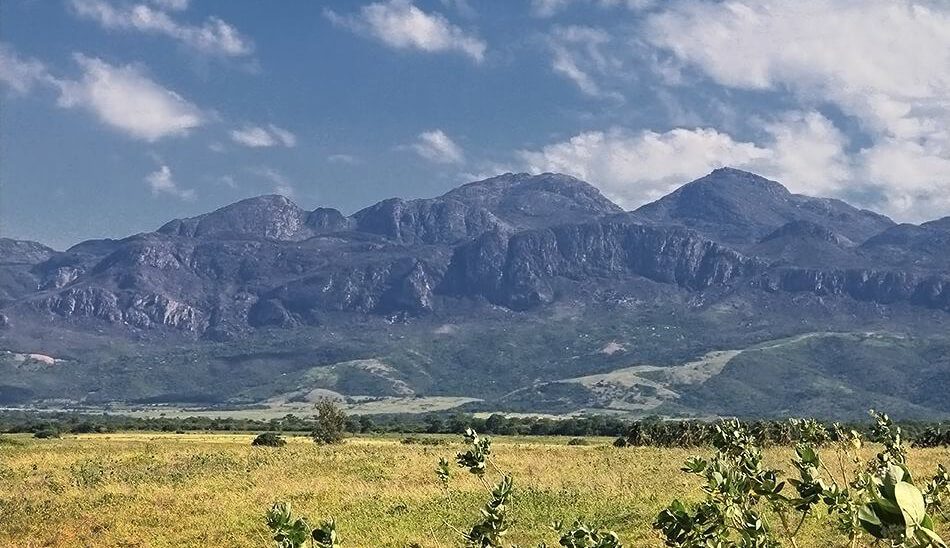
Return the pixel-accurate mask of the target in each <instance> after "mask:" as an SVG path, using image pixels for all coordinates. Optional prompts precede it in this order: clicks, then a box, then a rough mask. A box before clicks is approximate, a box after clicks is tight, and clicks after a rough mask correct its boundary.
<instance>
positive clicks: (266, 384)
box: [0, 169, 950, 417]
mask: <svg viewBox="0 0 950 548" xmlns="http://www.w3.org/2000/svg"><path fill="white" fill-rule="evenodd" d="M946 221H947V219H942V220H938V221H933V222H930V223H924V224H922V225H907V224H901V225H898V224H895V223H894V222H893V221H891V220H890V219H888V218H886V217H884V216H882V215H879V214H877V213H873V212H870V211H866V210H861V209H857V208H854V207H852V206H850V205H848V204H846V203H844V202H841V201H839V200H830V199H823V198H812V197H807V196H802V195H795V194H792V193H790V192H789V191H788V190H787V189H785V187H783V186H782V185H781V184H779V183H778V182H775V181H770V180H767V179H764V178H762V177H759V176H757V175H754V174H751V173H747V172H742V171H738V170H734V169H720V170H716V171H714V172H712V173H711V174H709V175H707V176H706V177H703V178H700V179H698V180H696V181H693V182H691V183H688V184H686V185H684V186H683V187H681V188H680V189H678V190H676V191H675V192H673V193H672V194H670V195H668V196H666V197H663V198H661V199H660V200H657V201H656V202H654V203H652V204H648V205H645V206H643V207H641V208H639V209H637V210H636V211H634V212H624V211H623V210H622V209H621V208H620V207H618V206H617V205H615V204H613V203H611V202H610V201H609V200H607V199H606V198H605V197H604V196H603V195H601V194H600V192H599V191H598V190H597V189H596V188H594V187H593V186H591V185H589V184H587V183H585V182H583V181H580V180H578V179H575V178H572V177H568V176H565V175H558V174H542V175H527V174H505V175H500V176H498V177H493V178H491V179H487V180H484V181H478V182H474V183H470V184H467V185H464V186H462V187H459V188H457V189H454V190H452V191H450V192H448V193H446V194H444V195H442V196H439V197H436V198H430V199H416V200H403V199H399V198H393V199H389V200H384V201H382V202H379V203H377V204H375V205H372V206H369V207H367V208H365V209H362V210H360V211H358V212H356V213H354V214H353V215H350V216H345V215H344V214H343V213H341V212H339V211H336V210H333V209H329V208H318V209H315V210H312V211H308V210H305V209H302V208H300V207H299V206H297V205H296V204H294V203H293V202H292V201H291V200H289V199H287V198H285V197H282V196H261V197H257V198H250V199H247V200H243V201H241V202H237V203H235V204H232V205H229V206H226V207H224V208H221V209H219V210H217V211H213V212H210V213H207V214H204V215H200V216H198V217H194V218H187V219H175V220H172V221H170V222H168V223H166V224H165V225H163V226H162V227H160V228H159V229H157V230H156V231H154V232H150V233H144V234H137V235H134V236H130V237H128V238H123V239H117V240H111V239H104V240H94V241H88V242H82V243H80V244H77V245H75V246H73V247H71V248H69V249H67V250H65V251H62V252H56V251H54V250H52V249H49V248H47V247H45V246H42V245H40V244H36V243H32V242H17V241H13V240H0V351H3V352H4V353H0V373H2V379H3V380H2V381H0V403H3V404H6V405H23V404H30V403H42V402H47V403H52V402H56V405H79V404H82V405H92V406H102V405H106V404H110V403H112V404H120V405H130V404H144V403H150V404H154V403H164V404H169V405H179V406H182V405H227V406H264V407H268V408H274V409H276V410H278V411H279V410H286V409H292V408H297V407H300V408H303V407H305V405H306V404H307V402H308V401H310V400H312V399H313V398H315V397H318V396H321V397H322V395H326V394H338V395H340V397H346V398H349V399H350V400H351V401H352V402H356V403H359V402H361V401H369V400H374V401H392V402H396V403H398V402H405V401H406V400H407V398H408V399H416V400H420V399H421V400H425V398H433V401H439V402H441V403H440V404H439V405H448V406H451V405H452V404H451V403H448V404H446V403H445V402H446V401H448V402H451V401H457V402H459V403H464V404H465V405H466V406H467V407H468V408H470V409H485V410H510V411H528V412H556V413H574V412H609V413H620V414H627V415H634V416H637V415H645V414H657V413H659V414H672V415H709V414H737V415H785V414H791V415H795V414H803V413H805V414H809V415H813V414H816V413H818V414H822V415H824V416H834V417H845V416H847V417H850V416H854V415H856V414H861V413H863V412H864V410H865V409H867V408H868V407H871V406H880V407H881V408H887V409H889V410H893V412H894V413H895V414H898V415H904V416H920V417H923V416H946V415H950V407H948V406H947V403H946V402H945V401H943V400H944V399H942V398H933V397H929V396H928V395H927V387H928V386H933V383H944V384H945V383H946V382H947V380H948V379H950V362H948V361H947V359H946V356H947V355H948V352H947V349H948V341H950V335H948V333H950V329H948V320H950V264H948V263H947V258H946V254H945V253H944V252H943V250H945V249H946V246H947V244H948V243H950V240H948V235H950V225H948V223H947V222H946ZM803 337H804V338H803ZM789 341H791V342H789ZM30 354H39V355H43V356H48V357H49V358H50V359H51V360H52V361H51V362H50V361H49V360H45V361H44V360H37V359H35V358H32V357H30V356H29V355H30ZM710 360H711V361H710ZM436 397H438V398H436ZM465 402H468V403H465ZM763 402H768V404H767V405H766V404H764V403H763ZM433 405H435V404H433ZM384 408H386V409H390V408H391V407H384ZM394 408H395V409H398V408H399V407H398V405H397V406H396V407H394ZM414 408H423V409H424V408H426V407H425V405H422V406H421V407H420V406H419V405H416V406H414Z"/></svg>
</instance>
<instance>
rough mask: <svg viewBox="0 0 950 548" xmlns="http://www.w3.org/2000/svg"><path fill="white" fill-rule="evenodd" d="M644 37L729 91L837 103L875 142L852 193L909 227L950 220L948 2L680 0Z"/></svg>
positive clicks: (649, 24) (654, 17)
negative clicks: (876, 199)
mask: <svg viewBox="0 0 950 548" xmlns="http://www.w3.org/2000/svg"><path fill="white" fill-rule="evenodd" d="M643 35H644V36H645V39H646V40H648V41H649V42H650V43H652V44H653V45H655V46H656V47H659V48H661V49H664V50H666V51H668V52H670V53H672V55H673V56H674V57H675V58H676V59H678V60H679V61H680V62H682V63H684V64H685V65H686V66H689V67H693V68H694V69H695V70H696V71H698V72H699V73H701V74H704V75H706V76H707V77H708V78H710V79H712V80H713V81H715V82H716V83H718V84H721V85H723V86H727V87H732V88H739V89H749V90H764V91H775V92H784V91H786V90H787V91H790V92H791V93H792V94H793V95H794V96H795V97H796V98H797V99H798V100H799V101H801V102H802V103H803V104H806V105H807V104H821V103H831V104H834V105H835V106H836V107H838V108H839V109H840V110H841V111H842V112H843V113H844V114H845V115H847V116H850V117H852V118H853V119H854V120H856V121H857V122H858V124H859V126H860V127H861V128H862V130H863V131H864V132H865V133H866V136H867V138H868V140H869V141H870V144H869V145H866V146H865V147H864V148H863V149H862V150H861V151H860V152H859V153H857V154H853V155H852V157H851V158H850V162H851V163H852V166H851V181H850V182H849V184H850V185H851V186H852V187H853V188H854V187H857V188H858V190H859V191H873V192H870V193H864V192H862V193H864V194H868V195H875V194H876V195H878V196H880V197H881V199H882V204H880V205H881V206H883V208H884V209H885V210H886V212H888V213H890V214H893V215H896V216H898V217H899V218H901V219H907V220H922V219H924V218H926V216H927V215H932V214H935V213H936V214H942V215H945V214H947V213H948V211H947V209H946V200H941V199H940V198H939V197H942V196H948V195H950V171H948V169H947V166H948V163H950V131H948V130H947V128H948V127H950V93H948V91H947V90H950V6H948V5H947V4H945V3H943V4H941V3H931V2H923V1H914V0H844V1H841V0H799V1H796V2H786V1H784V0H756V1H754V2H753V1H751V0H734V1H730V2H702V1H698V0H683V1H680V2H678V3H676V4H672V5H671V6H670V7H667V8H666V9H664V10H661V11H657V12H655V13H653V14H651V15H650V16H649V17H648V18H647V19H646V22H645V27H644V32H643ZM803 145H804V143H803ZM935 203H936V204H937V206H935V205H934V204H935ZM875 205H878V204H875ZM940 208H943V209H940Z"/></svg>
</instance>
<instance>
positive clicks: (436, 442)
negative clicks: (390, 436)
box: [400, 436, 446, 445]
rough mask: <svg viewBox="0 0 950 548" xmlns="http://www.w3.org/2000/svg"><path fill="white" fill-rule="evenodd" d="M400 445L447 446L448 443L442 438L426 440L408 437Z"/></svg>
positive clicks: (418, 437) (424, 438)
mask: <svg viewBox="0 0 950 548" xmlns="http://www.w3.org/2000/svg"><path fill="white" fill-rule="evenodd" d="M400 443H402V444H403V445H445V444H446V441H445V440H444V439H442V438H426V437H420V436H406V437H405V438H403V439H402V440H401V441H400Z"/></svg>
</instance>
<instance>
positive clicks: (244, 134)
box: [231, 124, 297, 148]
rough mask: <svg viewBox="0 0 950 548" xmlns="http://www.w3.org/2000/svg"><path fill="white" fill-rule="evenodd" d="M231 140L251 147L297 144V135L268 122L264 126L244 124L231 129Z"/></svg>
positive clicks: (292, 145)
mask: <svg viewBox="0 0 950 548" xmlns="http://www.w3.org/2000/svg"><path fill="white" fill-rule="evenodd" d="M231 140H233V141H234V142H235V143H238V144H241V145H244V146H247V147H252V148H262V147H273V146H278V145H281V146H285V147H288V148H293V147H295V146H297V137H296V135H294V134H293V133H291V132H289V131H287V130H286V129H282V128H279V127H277V126H275V125H273V124H270V125H269V126H267V127H266V128H264V127H260V126H250V125H246V126H244V127H242V128H240V129H234V130H231Z"/></svg>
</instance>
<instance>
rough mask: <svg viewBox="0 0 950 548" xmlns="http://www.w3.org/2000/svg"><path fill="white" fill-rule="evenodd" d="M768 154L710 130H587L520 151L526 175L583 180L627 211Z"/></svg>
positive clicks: (754, 146)
mask: <svg viewBox="0 0 950 548" xmlns="http://www.w3.org/2000/svg"><path fill="white" fill-rule="evenodd" d="M768 155H769V151H768V150H767V149H764V148H760V147H758V146H756V145H755V144H753V143H743V142H737V141H735V140H733V139H732V137H730V136H729V135H727V134H724V133H720V132H718V131H716V130H715V129H711V128H699V129H674V130H671V131H668V132H665V133H656V132H653V131H628V130H624V129H620V128H615V129H612V130H610V131H606V132H604V131H589V132H584V133H580V134H578V135H575V136H574V137H571V138H570V139H568V140H567V141H563V142H559V143H554V144H550V145H547V146H545V147H543V148H541V149H540V150H522V151H520V152H519V153H518V156H519V158H520V160H521V161H522V163H523V165H524V167H525V169H527V170H528V171H531V172H536V173H540V172H546V171H556V172H561V173H567V174H569V175H573V176H575V177H578V178H580V179H584V180H586V181H588V182H590V183H591V184H593V185H595V186H597V187H598V188H600V190H601V191H602V192H603V193H604V194H605V195H606V196H608V197H609V198H611V199H612V200H614V201H616V202H617V203H618V204H620V205H621V206H623V207H625V208H628V209H632V208H634V207H637V206H639V205H641V204H644V203H646V202H649V201H651V200H655V199H657V198H659V197H661V196H663V195H665V194H667V193H669V192H670V191H672V190H673V189H675V188H676V187H677V186H679V185H680V184H682V183H683V182H685V181H688V180H690V179H692V178H695V177H697V176H700V175H702V174H704V173H707V172H709V171H711V170H713V169H715V168H717V167H723V166H726V165H735V166H740V165H745V164H748V163H749V162H751V161H754V160H759V159H762V158H765V157H767V156H768Z"/></svg>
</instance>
